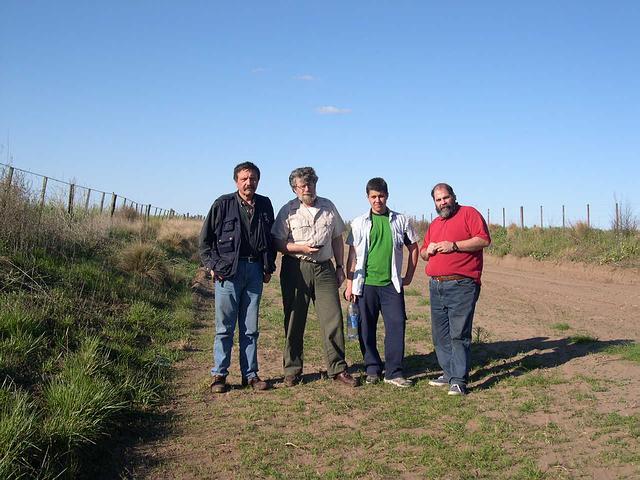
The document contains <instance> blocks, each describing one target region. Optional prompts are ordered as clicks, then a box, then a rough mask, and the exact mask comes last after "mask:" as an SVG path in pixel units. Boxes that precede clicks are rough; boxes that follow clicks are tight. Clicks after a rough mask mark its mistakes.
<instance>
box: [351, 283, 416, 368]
mask: <svg viewBox="0 0 640 480" xmlns="http://www.w3.org/2000/svg"><path fill="white" fill-rule="evenodd" d="M358 305H359V306H360V319H361V321H360V351H361V352H362V356H363V358H364V365H365V368H366V371H367V375H372V376H378V375H380V374H381V373H382V359H381V358H380V353H379V352H378V346H377V338H376V337H377V335H376V330H377V326H378V315H379V313H380V311H381V310H382V319H383V321H384V359H385V362H384V363H385V365H384V369H385V377H386V378H387V379H393V378H398V377H403V376H404V374H403V372H402V361H403V359H404V333H405V326H406V314H405V307H404V293H398V292H396V289H395V287H394V286H393V284H392V283H390V284H389V285H386V286H384V287H376V286H372V285H365V286H364V289H363V290H362V297H360V300H359V301H358Z"/></svg>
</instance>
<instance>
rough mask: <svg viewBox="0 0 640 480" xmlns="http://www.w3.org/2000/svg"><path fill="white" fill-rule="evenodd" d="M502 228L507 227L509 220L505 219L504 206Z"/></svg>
mask: <svg viewBox="0 0 640 480" xmlns="http://www.w3.org/2000/svg"><path fill="white" fill-rule="evenodd" d="M502 228H507V222H506V221H505V214H504V207H502Z"/></svg>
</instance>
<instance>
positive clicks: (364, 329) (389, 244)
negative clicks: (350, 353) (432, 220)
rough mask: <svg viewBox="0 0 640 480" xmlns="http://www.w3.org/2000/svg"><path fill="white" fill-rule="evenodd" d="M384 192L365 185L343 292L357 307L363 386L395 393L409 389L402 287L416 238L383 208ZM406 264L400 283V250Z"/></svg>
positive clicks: (375, 181) (372, 183)
mask: <svg viewBox="0 0 640 480" xmlns="http://www.w3.org/2000/svg"><path fill="white" fill-rule="evenodd" d="M388 198H389V189H388V187H387V182H385V180H384V179H382V178H380V177H376V178H372V179H371V180H369V181H368V182H367V199H368V200H369V204H370V205H371V209H370V210H369V211H368V212H367V213H365V214H364V215H361V216H360V217H357V218H355V219H354V220H353V222H351V233H350V234H349V238H348V239H347V245H349V257H348V260H347V289H346V291H345V297H346V299H347V300H349V301H357V302H358V305H359V306H360V331H359V339H360V350H361V351H362V356H363V357H364V363H365V368H366V373H367V377H366V383H377V382H379V381H380V380H381V379H382V371H383V370H384V372H385V375H384V381H385V383H390V384H392V385H395V386H397V387H410V386H411V385H412V384H413V383H412V382H411V380H409V379H407V378H406V377H405V376H404V371H403V368H402V362H403V360H404V336H405V327H406V312H405V304H404V290H403V287H405V286H407V285H409V284H410V283H411V281H412V280H413V273H414V272H415V269H416V265H417V263H418V244H417V241H418V236H417V234H416V232H415V230H414V228H413V226H412V225H411V224H410V223H409V219H408V218H407V217H406V216H405V215H402V214H401V213H397V212H394V211H393V210H390V209H389V208H387V199H388ZM404 246H406V247H407V248H408V250H409V261H408V264H407V271H406V273H405V276H404V278H403V277H402V257H403V247H404ZM380 311H382V318H383V321H384V327H385V339H384V351H385V365H384V368H383V363H382V359H381V358H380V354H379V352H378V348H377V346H376V328H377V324H378V315H379V313H380Z"/></svg>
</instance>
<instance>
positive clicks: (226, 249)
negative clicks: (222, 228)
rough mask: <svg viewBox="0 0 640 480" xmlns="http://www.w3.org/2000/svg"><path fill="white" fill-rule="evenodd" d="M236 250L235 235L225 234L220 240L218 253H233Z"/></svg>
mask: <svg viewBox="0 0 640 480" xmlns="http://www.w3.org/2000/svg"><path fill="white" fill-rule="evenodd" d="M234 251H235V245H234V241H233V235H225V236H224V237H222V238H221V239H219V240H218V253H232V252H234Z"/></svg>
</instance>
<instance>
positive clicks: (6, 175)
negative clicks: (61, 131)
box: [0, 163, 201, 218]
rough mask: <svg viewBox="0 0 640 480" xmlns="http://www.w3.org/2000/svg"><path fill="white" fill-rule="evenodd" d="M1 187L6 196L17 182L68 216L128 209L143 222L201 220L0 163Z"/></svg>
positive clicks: (44, 203)
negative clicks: (152, 220) (160, 218)
mask: <svg viewBox="0 0 640 480" xmlns="http://www.w3.org/2000/svg"><path fill="white" fill-rule="evenodd" d="M0 168H1V172H0V184H1V185H2V188H3V189H4V190H5V192H2V193H3V194H4V193H6V192H9V191H10V189H11V187H12V186H13V185H15V184H17V183H18V182H19V183H20V185H21V186H22V187H23V188H24V189H25V190H27V191H28V192H30V194H31V195H32V197H33V200H34V201H36V202H39V203H40V205H41V206H44V205H57V206H59V207H60V208H64V209H66V211H67V213H69V215H73V214H74V212H78V211H92V212H98V213H100V214H108V215H111V216H113V215H114V214H115V213H116V212H117V211H118V210H125V209H129V210H132V211H135V212H136V213H137V214H138V215H140V216H143V217H144V218H150V217H176V216H179V217H183V218H201V216H200V215H190V214H189V213H183V214H180V213H177V212H176V211H175V210H174V209H171V208H164V207H158V206H155V205H152V204H150V203H142V202H138V201H135V200H132V199H130V198H128V197H125V196H124V195H121V194H118V193H115V192H105V191H103V190H98V189H96V188H92V187H87V186H84V185H78V184H76V183H70V182H65V181H64V180H58V179H56V178H52V177H48V176H46V175H42V174H39V173H35V172H30V171H29V170H23V169H21V168H17V167H14V166H12V165H7V164H4V163H0Z"/></svg>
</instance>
